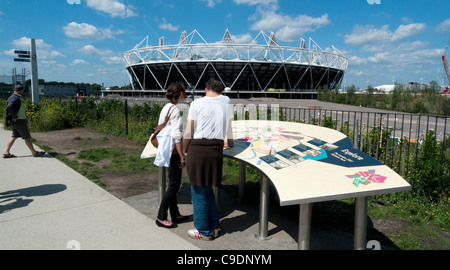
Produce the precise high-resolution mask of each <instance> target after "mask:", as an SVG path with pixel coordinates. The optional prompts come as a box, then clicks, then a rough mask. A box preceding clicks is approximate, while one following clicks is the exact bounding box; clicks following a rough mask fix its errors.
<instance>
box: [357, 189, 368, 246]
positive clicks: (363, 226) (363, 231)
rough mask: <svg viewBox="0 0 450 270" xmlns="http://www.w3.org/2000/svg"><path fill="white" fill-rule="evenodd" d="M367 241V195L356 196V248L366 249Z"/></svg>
mask: <svg viewBox="0 0 450 270" xmlns="http://www.w3.org/2000/svg"><path fill="white" fill-rule="evenodd" d="M366 241H367V197H358V198H356V204H355V239H354V249H355V250H365V249H366Z"/></svg>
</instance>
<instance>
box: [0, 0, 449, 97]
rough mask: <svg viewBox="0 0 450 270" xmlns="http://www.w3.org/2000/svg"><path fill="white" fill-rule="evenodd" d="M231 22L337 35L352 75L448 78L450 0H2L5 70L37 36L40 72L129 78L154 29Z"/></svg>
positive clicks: (291, 41)
mask: <svg viewBox="0 0 450 270" xmlns="http://www.w3.org/2000/svg"><path fill="white" fill-rule="evenodd" d="M377 2H379V4H378V3H377ZM371 3H372V4H371ZM226 29H229V30H230V32H231V34H232V35H233V38H234V39H235V41H238V42H244V43H248V42H250V41H251V40H252V39H253V38H254V37H255V36H256V35H257V34H258V33H259V32H260V31H264V32H265V33H266V34H268V35H269V34H270V32H274V33H275V34H276V35H277V38H278V41H279V43H280V45H284V46H293V47H299V43H300V38H301V37H303V38H305V39H306V40H308V39H309V38H312V39H313V40H314V41H315V42H316V43H317V44H318V45H320V47H321V48H322V49H323V50H327V49H329V48H331V45H333V46H335V47H336V48H337V49H339V50H340V51H341V52H342V53H343V54H344V55H345V56H346V57H348V58H349V66H348V69H347V74H346V76H345V79H344V83H345V84H346V85H352V84H354V85H356V86H357V87H360V88H365V87H366V86H367V84H371V85H372V86H377V85H382V84H392V83H393V81H396V82H398V83H408V82H410V81H416V82H421V81H422V82H424V83H428V82H430V81H431V80H435V81H438V82H439V80H442V75H443V74H442V61H441V55H442V54H443V53H444V50H445V47H446V46H447V45H448V44H449V42H450V1H449V0H295V1H292V0H289V1H288V0H154V1H153V0H1V2H0V75H3V74H6V75H10V74H11V68H13V67H16V68H18V69H21V68H24V67H25V68H28V69H29V64H27V63H17V62H13V58H14V56H15V55H14V53H13V50H14V49H25V50H29V43H30V42H29V39H30V38H35V39H36V41H37V47H38V59H39V60H38V67H39V78H42V79H45V80H46V81H64V82H71V81H73V82H87V83H100V84H101V83H104V84H105V86H111V85H119V86H122V85H125V84H127V83H129V80H128V76H127V74H126V71H125V68H124V64H123V62H122V53H124V52H125V51H128V50H130V49H132V48H133V47H134V46H135V45H136V44H137V43H139V42H140V41H141V40H142V39H144V38H145V37H146V36H147V35H148V36H149V43H150V45H158V39H159V37H161V36H164V38H165V43H166V44H176V43H177V42H178V40H179V37H180V34H181V32H182V31H184V30H186V32H187V33H188V34H189V33H191V32H192V31H193V30H197V31H198V32H199V33H200V34H201V35H202V36H203V38H205V39H206V40H207V41H208V42H211V43H212V42H217V41H220V40H221V39H222V37H223V35H224V32H225V30H226ZM448 54H449V53H448Z"/></svg>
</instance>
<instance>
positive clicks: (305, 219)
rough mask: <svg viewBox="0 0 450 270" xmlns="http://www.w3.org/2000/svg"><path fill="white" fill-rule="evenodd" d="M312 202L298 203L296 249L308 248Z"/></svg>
mask: <svg viewBox="0 0 450 270" xmlns="http://www.w3.org/2000/svg"><path fill="white" fill-rule="evenodd" d="M311 214H312V203H304V204H301V205H300V218H299V227H298V249H299V250H308V249H309V239H310V235H311Z"/></svg>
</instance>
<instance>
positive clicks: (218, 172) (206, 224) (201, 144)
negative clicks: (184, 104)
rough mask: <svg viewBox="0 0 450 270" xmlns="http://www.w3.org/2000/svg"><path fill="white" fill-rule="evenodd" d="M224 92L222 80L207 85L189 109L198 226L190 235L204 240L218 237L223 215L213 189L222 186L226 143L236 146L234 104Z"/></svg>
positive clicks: (187, 140)
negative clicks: (233, 128)
mask: <svg viewBox="0 0 450 270" xmlns="http://www.w3.org/2000/svg"><path fill="white" fill-rule="evenodd" d="M222 92H223V85H222V84H221V83H220V82H219V81H217V80H209V81H208V82H207V83H206V89H205V94H206V95H205V96H204V97H203V98H201V99H197V100H195V101H193V102H192V103H191V105H190V107H189V113H188V118H187V120H188V121H187V124H186V129H185V133H184V138H183V152H184V153H185V154H186V155H187V164H186V168H187V172H188V175H189V181H190V185H191V198H192V205H193V209H194V227H195V229H193V230H189V231H188V232H187V235H188V236H189V237H191V238H195V239H201V240H211V239H212V238H213V237H217V236H218V233H219V213H218V211H217V207H216V203H215V197H214V193H213V189H212V187H213V186H219V185H220V183H221V180H222V165H223V148H224V145H225V143H224V140H225V139H226V140H227V147H233V131H232V129H231V121H232V120H233V116H234V114H233V105H232V104H231V100H230V98H228V97H227V96H223V95H222Z"/></svg>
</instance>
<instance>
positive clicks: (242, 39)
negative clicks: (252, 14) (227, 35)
mask: <svg viewBox="0 0 450 270" xmlns="http://www.w3.org/2000/svg"><path fill="white" fill-rule="evenodd" d="M231 38H232V39H233V41H234V43H237V44H250V42H252V40H253V37H252V35H250V34H243V35H237V36H235V35H231Z"/></svg>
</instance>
